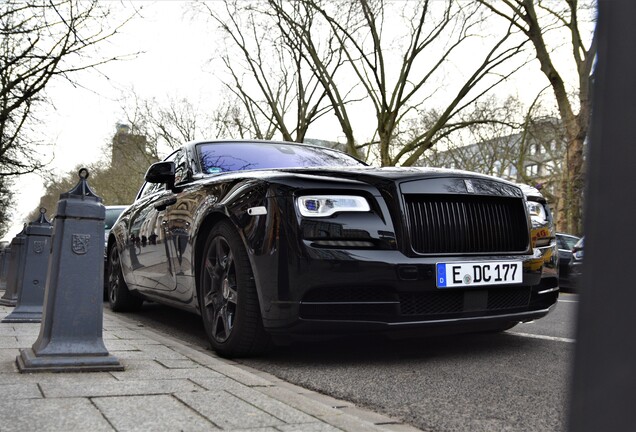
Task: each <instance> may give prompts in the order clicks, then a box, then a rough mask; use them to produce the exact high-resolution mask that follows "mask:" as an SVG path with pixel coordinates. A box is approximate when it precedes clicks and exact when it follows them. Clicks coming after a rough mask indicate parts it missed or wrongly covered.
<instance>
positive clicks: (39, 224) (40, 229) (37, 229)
mask: <svg viewBox="0 0 636 432" xmlns="http://www.w3.org/2000/svg"><path fill="white" fill-rule="evenodd" d="M45 213H46V209H45V208H44V207H42V208H40V216H39V217H38V218H37V219H36V220H34V221H33V222H31V223H29V225H28V226H27V227H26V235H27V236H32V235H41V236H47V237H50V236H51V234H52V232H53V224H51V222H49V221H48V219H47V218H46V216H45Z"/></svg>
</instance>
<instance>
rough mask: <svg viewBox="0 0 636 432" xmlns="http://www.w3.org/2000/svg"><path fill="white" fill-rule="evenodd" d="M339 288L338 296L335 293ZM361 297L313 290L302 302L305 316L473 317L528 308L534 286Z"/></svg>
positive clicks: (384, 318) (392, 319) (353, 293)
mask: <svg viewBox="0 0 636 432" xmlns="http://www.w3.org/2000/svg"><path fill="white" fill-rule="evenodd" d="M336 291H339V293H338V294H337V295H335V296H334V294H335V292H336ZM370 291H371V292H372V293H373V294H371V295H368V294H367V295H364V296H362V297H359V294H360V290H359V289H355V290H353V291H351V290H350V289H347V288H342V289H339V290H335V289H328V290H324V291H323V290H317V291H314V292H310V293H309V294H308V295H307V296H305V298H304V299H303V301H302V302H301V305H300V316H301V318H303V319H323V320H344V321H351V320H361V319H363V320H378V321H385V322H399V321H408V320H412V319H424V320H426V319H428V318H430V319H442V318H453V317H461V316H469V315H471V314H473V313H476V312H477V313H484V312H487V313H492V314H497V313H500V312H507V311H511V310H515V309H527V308H528V306H529V305H530V297H531V289H530V287H496V288H489V289H482V290H476V289H466V290H462V289H449V290H443V291H439V290H436V291H422V292H409V293H395V292H391V291H388V290H386V291H385V290H382V289H380V288H374V289H371V290H370Z"/></svg>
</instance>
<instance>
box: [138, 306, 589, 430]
mask: <svg viewBox="0 0 636 432" xmlns="http://www.w3.org/2000/svg"><path fill="white" fill-rule="evenodd" d="M576 307H577V296H576V295H572V294H562V295H561V298H560V300H559V303H558V305H557V307H556V308H555V310H554V311H553V312H552V313H551V314H550V315H548V316H547V317H545V318H543V319H541V320H538V321H536V322H533V323H527V324H520V325H518V326H516V327H514V328H513V329H511V330H509V331H508V332H505V333H501V334H475V335H460V336H446V337H434V338H426V339H410V340H399V341H394V340H387V339H385V338H378V337H376V338H359V337H358V338H355V339H353V338H348V339H342V340H337V341H330V342H312V343H296V344H293V345H291V346H288V347H284V348H278V349H276V350H275V351H274V352H272V353H270V354H269V355H267V356H266V357H263V358H258V359H248V360H241V362H242V363H244V364H247V365H249V366H251V367H254V368H256V369H260V370H263V371H267V372H269V373H271V374H273V375H276V376H278V377H280V378H282V379H284V380H286V381H288V382H291V383H294V384H297V385H300V386H303V387H306V388H309V389H312V390H315V391H319V392H321V393H325V394H328V395H331V396H334V397H336V398H338V399H344V400H348V401H352V402H354V403H355V404H357V405H361V406H365V407H367V408H369V409H371V410H374V411H377V412H381V413H384V414H387V415H389V416H391V417H394V418H399V419H402V420H403V421H405V422H406V423H409V424H411V425H413V426H416V427H418V428H420V429H422V430H425V431H435V432H445V431H471V432H477V431H489V432H490V431H523V432H526V431H560V430H565V427H566V416H567V403H568V402H567V398H568V386H569V378H570V372H571V366H572V360H573V353H574V343H573V342H574V332H575V320H576ZM134 316H135V318H136V319H138V320H140V321H142V322H143V323H145V324H146V325H148V326H149V327H152V328H154V329H157V330H161V331H163V332H166V333H169V334H171V335H173V336H176V337H179V338H180V339H181V340H184V341H188V342H190V343H192V344H195V345H197V346H201V347H207V346H208V344H207V341H206V338H205V335H204V332H203V326H202V324H201V323H200V319H199V317H198V316H196V315H191V314H188V313H185V312H181V311H178V310H173V309H170V308H167V307H164V306H160V305H157V304H145V305H144V308H143V309H142V311H141V312H139V313H136V314H134Z"/></svg>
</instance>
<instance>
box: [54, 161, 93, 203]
mask: <svg viewBox="0 0 636 432" xmlns="http://www.w3.org/2000/svg"><path fill="white" fill-rule="evenodd" d="M78 175H79V182H78V183H77V184H76V185H75V187H74V188H73V189H71V190H70V191H68V192H65V193H63V194H61V195H60V199H64V198H76V197H81V199H82V200H84V199H86V198H88V199H90V200H95V201H98V202H101V201H102V199H101V198H100V197H98V196H97V195H95V193H94V192H93V190H92V189H91V188H90V186H89V185H88V176H89V175H90V173H89V172H88V170H87V169H86V168H81V169H80V170H79V171H78Z"/></svg>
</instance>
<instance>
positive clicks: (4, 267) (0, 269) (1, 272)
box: [0, 245, 11, 290]
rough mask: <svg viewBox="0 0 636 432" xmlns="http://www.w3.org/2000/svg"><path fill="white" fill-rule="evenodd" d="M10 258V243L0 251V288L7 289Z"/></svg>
mask: <svg viewBox="0 0 636 432" xmlns="http://www.w3.org/2000/svg"><path fill="white" fill-rule="evenodd" d="M10 258H11V245H9V246H7V247H5V248H3V249H2V250H1V251H0V260H1V261H2V262H1V263H0V290H5V289H7V272H8V271H9V259H10Z"/></svg>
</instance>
